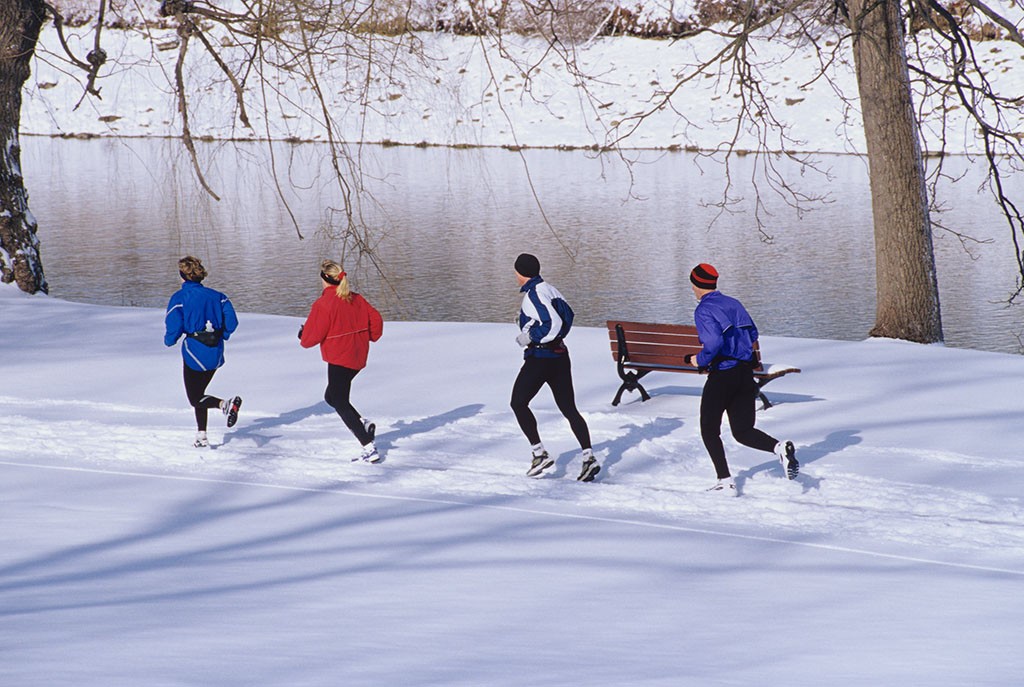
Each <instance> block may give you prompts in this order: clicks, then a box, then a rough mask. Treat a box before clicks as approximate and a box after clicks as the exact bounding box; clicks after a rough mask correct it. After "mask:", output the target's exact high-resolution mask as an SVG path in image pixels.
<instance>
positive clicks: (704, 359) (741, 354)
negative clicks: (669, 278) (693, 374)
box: [693, 291, 757, 370]
mask: <svg viewBox="0 0 1024 687" xmlns="http://www.w3.org/2000/svg"><path fill="white" fill-rule="evenodd" d="M693 320H694V323H695V324H696V325H697V336H698V337H700V342H701V344H702V345H703V346H704V348H703V349H702V350H701V352H700V353H698V354H697V366H698V367H706V368H710V369H712V370H728V369H729V368H732V367H736V366H737V365H739V364H740V362H741V361H744V362H745V361H748V360H750V359H751V358H752V357H753V355H754V342H755V341H757V327H756V326H755V325H754V320H753V319H751V317H750V314H749V313H747V310H746V308H744V307H743V304H742V303H740V302H739V301H738V300H736V299H735V298H732V297H731V296H726V295H725V294H724V293H721V292H720V291H712V292H710V293H708V294H705V296H704V297H703V298H701V299H700V302H699V303H697V309H696V310H694V311H693Z"/></svg>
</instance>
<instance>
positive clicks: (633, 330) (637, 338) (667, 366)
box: [608, 320, 800, 409]
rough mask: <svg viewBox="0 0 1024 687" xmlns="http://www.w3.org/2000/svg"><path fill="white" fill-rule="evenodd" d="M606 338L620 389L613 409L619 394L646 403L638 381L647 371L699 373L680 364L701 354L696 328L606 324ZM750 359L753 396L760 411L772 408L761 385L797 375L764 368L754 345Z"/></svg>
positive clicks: (785, 369) (784, 369) (790, 369)
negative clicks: (753, 364)
mask: <svg viewBox="0 0 1024 687" xmlns="http://www.w3.org/2000/svg"><path fill="white" fill-rule="evenodd" d="M608 336H609V338H610V340H611V345H612V357H613V358H615V362H616V363H617V364H618V370H619V378H620V379H622V386H620V387H619V391H618V392H617V393H616V394H615V400H613V401H612V405H613V406H617V405H619V402H620V401H621V400H622V392H624V391H639V392H640V398H641V400H642V401H647V400H650V398H651V397H650V395H649V394H648V393H647V390H646V389H644V388H643V386H641V385H640V379H641V378H642V377H645V376H647V375H648V374H650V373H651V372H683V373H687V374H700V373H701V370H698V369H697V368H696V367H694V366H693V365H687V364H686V363H684V362H683V359H684V358H685V356H687V355H689V354H691V353H699V352H700V351H701V348H702V346H701V343H700V339H699V338H698V337H697V328H696V327H695V326H693V325H692V324H649V323H645V322H623V321H620V320H609V321H608ZM754 356H755V357H756V358H757V367H755V368H754V370H753V373H754V379H755V380H756V381H757V397H758V398H759V399H761V403H762V408H763V409H767V408H770V407H771V406H772V404H771V403H770V402H769V401H768V397H767V396H765V395H764V392H763V391H761V389H762V388H764V385H765V384H767V383H768V382H770V381H772V380H773V379H778V378H779V377H782V376H784V375H787V374H789V373H790V372H799V371H800V370H799V369H798V368H795V367H789V366H775V367H771V368H766V366H765V364H764V362H763V361H762V360H761V348H760V346H758V342H757V341H755V342H754Z"/></svg>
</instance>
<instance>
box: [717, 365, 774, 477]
mask: <svg viewBox="0 0 1024 687" xmlns="http://www.w3.org/2000/svg"><path fill="white" fill-rule="evenodd" d="M756 398H757V382H755V381H754V377H753V375H752V374H751V373H750V368H748V367H746V366H745V365H737V366H736V367H733V368H730V369H728V370H720V371H717V372H712V373H711V374H710V375H708V380H707V381H706V382H705V383H704V393H703V394H701V397H700V436H701V438H702V439H703V440H704V446H705V448H707V450H708V454H710V455H711V462H712V463H714V465H715V472H716V473H717V474H718V478H719V479H724V478H726V477H729V464H728V462H726V460H725V447H724V446H723V445H722V415H723V414H724V415H728V416H729V428H730V429H731V430H732V435H733V437H734V438H735V439H736V441H738V442H740V443H741V444H743V445H744V446H749V447H750V448H756V449H757V450H759V451H768V452H769V453H770V452H772V451H773V450H774V449H775V444H777V443H778V441H776V440H775V439H774V438H772V437H771V436H769V435H767V434H765V433H764V432H762V431H761V430H759V429H754V419H755V417H754V416H755V410H754V402H755V399H756Z"/></svg>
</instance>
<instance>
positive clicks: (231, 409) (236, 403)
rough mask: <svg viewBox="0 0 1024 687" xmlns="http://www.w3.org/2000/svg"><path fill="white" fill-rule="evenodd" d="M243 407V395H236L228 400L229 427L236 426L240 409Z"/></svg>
mask: <svg viewBox="0 0 1024 687" xmlns="http://www.w3.org/2000/svg"><path fill="white" fill-rule="evenodd" d="M241 407H242V397H241V396H235V397H234V398H233V399H231V400H230V401H228V407H227V408H228V412H227V416H228V427H234V426H235V423H236V422H238V409H239V408H241Z"/></svg>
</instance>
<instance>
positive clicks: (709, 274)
mask: <svg viewBox="0 0 1024 687" xmlns="http://www.w3.org/2000/svg"><path fill="white" fill-rule="evenodd" d="M690 283H692V284H693V285H694V286H696V287H698V288H701V289H708V290H709V291H713V290H715V289H716V288H718V270H716V269H715V268H714V267H712V266H711V265H709V264H707V263H706V262H702V263H701V264H699V265H697V266H696V267H694V268H693V269H692V270H691V271H690Z"/></svg>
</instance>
